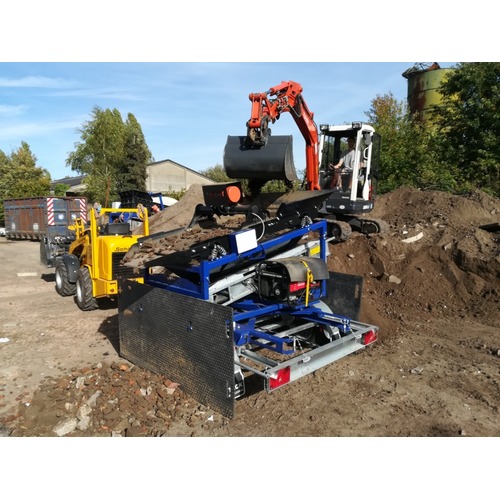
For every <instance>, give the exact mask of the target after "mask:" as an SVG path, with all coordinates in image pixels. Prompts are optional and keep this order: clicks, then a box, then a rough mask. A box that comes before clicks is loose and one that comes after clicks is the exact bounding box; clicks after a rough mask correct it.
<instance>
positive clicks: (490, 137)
mask: <svg viewBox="0 0 500 500" xmlns="http://www.w3.org/2000/svg"><path fill="white" fill-rule="evenodd" d="M439 93H440V94H441V95H442V100H441V102H440V104H438V105H436V106H434V107H433V109H432V110H431V117H432V121H433V123H434V124H435V127H436V129H437V130H438V131H439V134H436V136H435V138H434V142H433V144H434V149H435V151H436V153H437V155H438V158H439V160H440V162H441V163H443V164H446V165H453V166H456V176H457V181H458V183H459V185H460V186H461V187H462V190H469V189H473V188H480V189H485V190H486V191H488V192H490V193H491V194H494V195H496V196H500V176H499V169H500V142H499V141H498V137H499V135H500V63H499V62H481V63H460V64H458V65H457V66H456V67H455V68H454V71H451V72H449V73H447V77H446V78H445V80H444V81H443V82H442V84H441V88H440V89H439Z"/></svg>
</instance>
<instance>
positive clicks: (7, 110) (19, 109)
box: [0, 104, 28, 116]
mask: <svg viewBox="0 0 500 500" xmlns="http://www.w3.org/2000/svg"><path fill="white" fill-rule="evenodd" d="M27 109H28V108H27V107H26V106H23V105H19V106H8V105H2V104H0V115H4V116H17V115H22V114H23V113H24V112H25V111H26V110H27Z"/></svg>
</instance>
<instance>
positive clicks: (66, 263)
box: [45, 205, 149, 311]
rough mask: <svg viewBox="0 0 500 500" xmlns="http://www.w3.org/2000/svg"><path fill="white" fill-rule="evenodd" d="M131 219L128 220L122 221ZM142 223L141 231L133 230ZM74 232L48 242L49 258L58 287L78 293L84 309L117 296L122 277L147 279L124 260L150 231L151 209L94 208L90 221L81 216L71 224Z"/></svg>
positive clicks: (66, 293)
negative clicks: (119, 281) (149, 210)
mask: <svg viewBox="0 0 500 500" xmlns="http://www.w3.org/2000/svg"><path fill="white" fill-rule="evenodd" d="M123 220H127V222H122V221H123ZM132 224H134V228H136V227H142V231H141V233H140V234H135V233H137V232H138V230H136V231H134V234H132V226H131V225H132ZM69 229H70V230H71V234H70V236H68V237H65V238H58V239H57V240H54V241H52V240H48V241H47V242H46V247H47V248H46V252H45V253H46V254H47V255H48V258H47V259H46V261H47V262H49V263H53V265H54V266H55V281H56V291H57V293H59V295H62V296H63V297H65V296H70V295H75V296H76V303H77V304H78V307H79V308H80V309H81V310H83V311H91V310H93V309H97V308H98V307H99V300H100V299H104V298H115V297H116V295H117V294H118V279H119V278H127V279H134V280H137V281H141V282H142V281H143V279H144V278H143V275H141V274H137V273H136V272H135V270H134V269H133V268H130V267H126V266H124V265H123V264H122V263H121V261H122V259H123V257H124V256H125V254H126V253H127V252H128V250H129V249H130V247H131V246H132V245H135V244H136V243H137V241H138V239H139V238H143V237H144V236H148V235H149V222H148V214H147V210H146V209H145V208H144V207H143V206H141V205H139V206H138V207H137V208H129V209H116V208H103V209H100V210H99V211H97V210H96V209H95V208H92V209H90V212H89V217H88V223H87V224H85V223H84V221H83V220H82V219H81V218H78V219H76V221H75V223H74V224H73V225H72V226H69Z"/></svg>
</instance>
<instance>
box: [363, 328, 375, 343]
mask: <svg viewBox="0 0 500 500" xmlns="http://www.w3.org/2000/svg"><path fill="white" fill-rule="evenodd" d="M377 338H378V331H377V330H370V331H368V332H366V333H365V334H364V335H363V345H369V344H371V343H373V342H375V341H376V340H377Z"/></svg>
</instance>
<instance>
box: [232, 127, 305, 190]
mask: <svg viewBox="0 0 500 500" xmlns="http://www.w3.org/2000/svg"><path fill="white" fill-rule="evenodd" d="M292 140H293V136H291V135H276V136H270V137H269V138H268V140H267V143H266V144H265V145H264V146H261V147H259V148H253V147H249V146H247V144H246V137H245V136H228V138H227V142H226V147H225V148H224V158H223V163H224V169H225V170H226V174H227V175H228V177H230V178H231V179H260V180H263V181H269V180H272V179H277V180H283V181H290V182H292V181H297V180H299V178H298V177H297V173H296V171H295V165H294V162H293V143H292Z"/></svg>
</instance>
